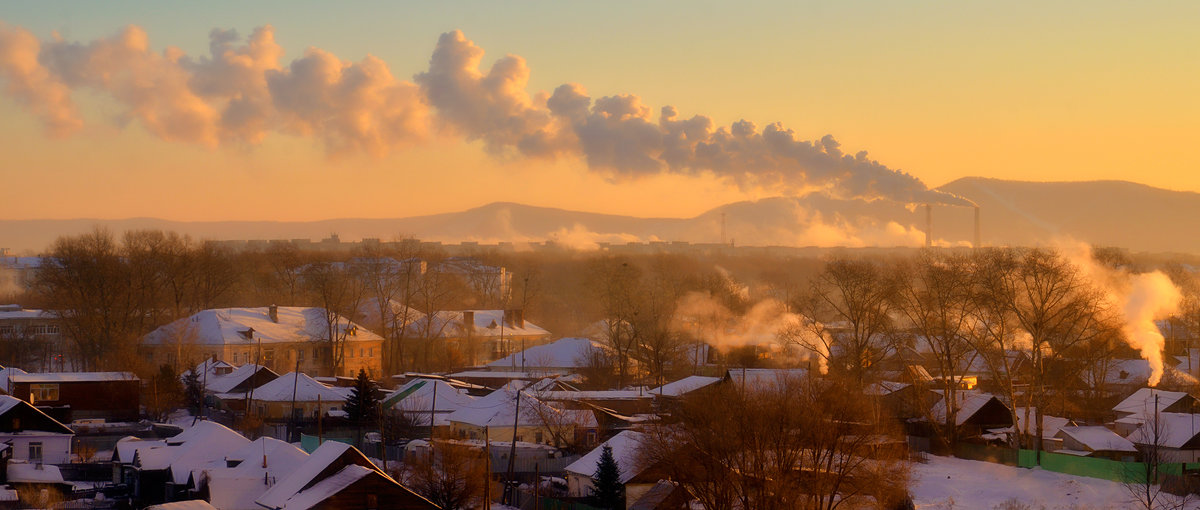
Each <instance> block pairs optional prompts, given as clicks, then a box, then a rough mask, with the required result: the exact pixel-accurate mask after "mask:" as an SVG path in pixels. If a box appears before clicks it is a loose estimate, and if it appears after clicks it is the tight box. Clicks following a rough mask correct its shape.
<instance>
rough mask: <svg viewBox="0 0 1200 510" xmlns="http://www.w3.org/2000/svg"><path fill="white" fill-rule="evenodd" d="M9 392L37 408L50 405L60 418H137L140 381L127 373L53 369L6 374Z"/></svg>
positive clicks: (127, 419)
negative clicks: (30, 372)
mask: <svg viewBox="0 0 1200 510" xmlns="http://www.w3.org/2000/svg"><path fill="white" fill-rule="evenodd" d="M9 385H10V387H11V388H12V391H10V393H11V394H12V395H13V396H15V397H17V398H20V399H23V400H25V401H26V402H29V403H30V404H33V405H36V406H38V407H41V408H53V414H56V415H59V416H61V417H60V418H59V419H60V420H62V421H73V420H81V419H102V420H106V421H109V422H132V421H137V420H138V419H139V418H140V415H141V409H140V407H139V405H140V400H139V399H140V398H141V380H139V379H138V377H137V376H136V375H133V374H131V373H129V372H57V373H37V374H16V375H13V376H11V377H9Z"/></svg>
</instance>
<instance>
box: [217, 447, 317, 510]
mask: <svg viewBox="0 0 1200 510" xmlns="http://www.w3.org/2000/svg"><path fill="white" fill-rule="evenodd" d="M306 460H308V454H307V453H304V451H303V450H301V449H299V448H297V447H295V446H293V445H291V444H289V443H285V442H283V441H280V440H278V439H274V438H270V437H260V438H258V439H256V440H254V441H251V442H250V443H248V444H246V445H245V446H243V447H241V448H239V449H237V450H235V451H233V452H232V453H230V454H228V455H226V456H225V457H224V458H221V459H216V460H213V461H210V462H208V463H207V464H206V465H204V466H202V467H200V468H199V470H200V472H201V473H202V474H201V476H200V477H199V480H198V484H197V488H196V492H197V493H199V494H207V495H208V500H209V501H210V502H211V503H212V506H214V507H216V508H218V509H220V510H261V507H259V506H258V504H257V503H255V500H257V499H258V498H259V497H261V496H262V495H263V494H264V493H266V492H267V490H269V489H270V488H271V487H272V486H273V485H275V484H277V483H279V480H281V479H283V478H285V477H287V476H288V475H289V474H291V473H292V471H294V470H296V469H297V468H298V467H299V466H300V465H302V464H304V462H305V461H306Z"/></svg>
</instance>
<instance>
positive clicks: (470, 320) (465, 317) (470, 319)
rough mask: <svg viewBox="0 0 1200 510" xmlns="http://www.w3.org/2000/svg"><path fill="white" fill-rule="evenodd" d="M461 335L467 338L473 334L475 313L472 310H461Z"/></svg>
mask: <svg viewBox="0 0 1200 510" xmlns="http://www.w3.org/2000/svg"><path fill="white" fill-rule="evenodd" d="M462 327H463V333H466V334H467V336H470V335H473V334H475V312H474V311H473V310H463V313H462Z"/></svg>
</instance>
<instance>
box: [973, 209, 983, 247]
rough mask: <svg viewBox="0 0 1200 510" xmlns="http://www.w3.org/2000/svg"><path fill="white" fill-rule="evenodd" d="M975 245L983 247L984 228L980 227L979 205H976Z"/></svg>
mask: <svg viewBox="0 0 1200 510" xmlns="http://www.w3.org/2000/svg"><path fill="white" fill-rule="evenodd" d="M975 247H976V248H982V247H983V230H982V229H981V228H980V227H979V206H975Z"/></svg>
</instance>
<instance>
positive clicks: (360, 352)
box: [358, 347, 363, 358]
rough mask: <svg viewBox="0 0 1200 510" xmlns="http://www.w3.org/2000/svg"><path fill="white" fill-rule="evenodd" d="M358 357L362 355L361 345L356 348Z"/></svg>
mask: <svg viewBox="0 0 1200 510" xmlns="http://www.w3.org/2000/svg"><path fill="white" fill-rule="evenodd" d="M358 357H360V358H361V357H363V348H362V347H359V348H358Z"/></svg>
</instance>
